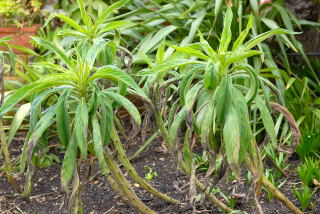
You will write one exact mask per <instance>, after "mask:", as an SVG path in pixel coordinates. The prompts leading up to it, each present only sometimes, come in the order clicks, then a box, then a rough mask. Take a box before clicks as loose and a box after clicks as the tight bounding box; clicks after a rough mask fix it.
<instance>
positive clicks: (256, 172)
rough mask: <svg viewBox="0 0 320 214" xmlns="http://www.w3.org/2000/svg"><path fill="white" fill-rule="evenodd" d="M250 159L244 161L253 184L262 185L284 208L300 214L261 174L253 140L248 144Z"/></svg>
mask: <svg viewBox="0 0 320 214" xmlns="http://www.w3.org/2000/svg"><path fill="white" fill-rule="evenodd" d="M249 149H250V157H248V158H247V159H246V161H245V163H246V166H247V168H248V169H249V170H250V171H251V173H252V174H253V176H254V182H257V183H258V184H260V185H262V186H263V187H264V188H266V189H267V190H268V192H270V193H271V194H272V195H274V196H275V197H276V198H278V199H279V200H280V201H281V202H282V203H283V204H284V205H285V206H286V207H288V208H289V209H290V210H291V211H292V212H293V213H295V214H302V213H303V212H302V211H301V210H300V209H299V208H298V207H296V206H295V205H294V204H293V203H292V202H291V201H290V200H289V199H288V198H287V197H286V196H285V195H283V194H282V192H280V191H279V190H278V189H277V187H275V186H274V185H273V184H272V183H271V182H270V181H269V180H268V178H266V176H265V175H264V174H263V165H262V162H261V155H260V152H259V148H258V146H257V145H256V142H255V140H252V141H251V143H250V147H249Z"/></svg>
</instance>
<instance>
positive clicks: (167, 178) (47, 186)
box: [0, 137, 320, 214]
mask: <svg viewBox="0 0 320 214" xmlns="http://www.w3.org/2000/svg"><path fill="white" fill-rule="evenodd" d="M141 143H142V142H141V138H140V137H136V138H134V139H132V140H131V142H130V143H129V144H128V145H127V149H128V151H127V152H128V154H131V153H132V152H133V151H135V150H136V149H137V148H138V147H139V145H141ZM22 145H23V138H22V137H20V141H14V142H13V145H12V151H13V153H14V151H17V154H19V152H18V151H19V150H20V149H21V147H22ZM51 152H53V153H55V154H56V155H58V156H59V155H60V156H61V154H59V151H58V150H57V149H53V150H52V151H51ZM288 163H290V167H289V169H288V170H287V171H286V172H287V175H288V178H287V181H286V183H285V184H284V185H283V186H282V188H280V190H281V191H282V192H283V193H284V194H285V195H286V196H287V197H288V198H289V199H290V200H292V202H293V203H294V204H295V205H297V206H300V204H299V201H298V200H297V199H296V198H294V197H293V195H292V194H293V186H294V184H296V185H298V186H299V185H300V184H301V182H300V181H299V178H298V176H297V174H296V173H295V170H296V166H297V165H298V160H297V158H296V157H294V156H293V157H292V158H291V159H290V160H289V161H288ZM132 164H133V166H134V167H135V168H136V170H137V172H138V173H139V175H140V176H141V177H144V176H145V173H146V170H145V169H144V166H149V167H151V168H152V169H153V170H154V171H155V172H157V173H158V176H156V177H155V178H154V179H153V180H151V181H150V183H151V184H152V185H153V186H154V187H155V188H157V189H158V190H160V191H161V192H163V193H166V194H168V195H170V196H172V197H173V198H175V199H178V200H180V201H181V204H179V205H170V204H168V203H166V202H163V201H162V200H160V199H158V198H155V197H153V196H151V195H150V194H149V193H147V192H146V191H145V190H143V189H142V188H139V185H138V184H134V183H133V182H132V180H130V179H129V180H130V181H131V183H132V184H133V187H134V190H135V192H136V193H137V195H138V196H139V198H141V200H142V201H143V202H144V203H145V204H146V205H147V206H149V207H150V208H152V209H153V210H155V211H156V212H157V213H166V214H178V213H181V214H184V213H192V210H193V207H192V206H191V205H190V203H189V199H190V195H189V185H188V183H189V180H188V178H187V177H186V176H185V175H184V174H183V173H182V172H180V171H179V170H178V169H177V165H176V161H175V160H174V158H172V157H171V155H170V154H169V153H168V152H166V151H165V150H164V146H163V143H162V139H161V138H157V139H156V140H154V141H153V142H152V144H151V145H150V146H149V147H147V148H146V149H145V150H144V151H143V152H142V153H140V155H139V156H138V157H137V158H136V159H134V160H133V161H132ZM60 169H61V165H60V164H54V165H53V166H51V167H47V168H42V169H37V170H36V173H35V176H34V185H35V186H34V188H33V190H32V193H31V196H30V200H25V199H21V198H19V195H18V194H16V193H15V191H14V189H13V188H12V186H10V185H9V184H8V182H7V180H6V178H5V176H4V173H3V172H2V173H1V174H0V211H1V212H0V213H1V214H9V213H22V212H24V213H36V214H48V213H50V214H51V213H52V214H54V213H68V209H67V205H66V203H63V201H64V200H65V199H66V197H67V196H66V195H65V194H64V193H63V192H62V191H61V187H60ZM87 169H88V166H85V167H83V175H86V173H85V172H87V171H88V170H87ZM83 177H84V178H83V182H85V183H86V184H85V185H84V186H83V190H82V191H83V192H82V199H83V207H84V213H88V214H89V213H90V214H94V213H97V214H98V213H99V214H100V213H101V214H102V213H119V214H129V213H137V211H135V210H134V209H133V208H130V207H129V206H127V205H126V204H124V202H123V201H122V200H121V199H120V198H119V196H118V195H117V194H116V193H115V192H114V191H113V190H112V189H111V188H110V186H109V184H108V182H107V181H106V179H105V177H104V176H102V175H100V174H99V173H98V166H97V163H94V164H93V168H92V171H91V176H89V179H88V178H86V176H83ZM127 177H128V178H129V176H127ZM92 178H93V179H92ZM241 178H242V179H241V180H240V182H238V181H230V180H228V178H227V176H225V177H223V178H222V179H221V180H220V182H219V183H218V185H217V186H218V187H219V188H221V190H222V192H223V193H224V194H226V195H229V196H230V195H235V196H236V197H235V198H236V206H235V209H237V208H238V209H241V210H243V211H246V212H248V213H255V211H254V201H253V196H252V191H251V190H250V185H249V184H248V183H247V182H246V180H245V179H244V178H245V173H244V176H241ZM19 179H21V180H19V185H20V188H23V184H24V176H19ZM299 182H300V183H299ZM233 189H235V194H232V191H233ZM198 194H199V193H198ZM219 198H220V199H221V200H222V201H224V202H225V203H227V202H226V200H225V199H223V198H222V197H220V196H219ZM313 198H314V200H313V202H314V204H315V213H320V193H319V191H318V192H317V193H316V194H315V196H314V197H313ZM66 202H67V201H66ZM260 203H261V206H262V209H263V211H264V213H265V214H276V213H288V212H289V211H288V209H287V208H286V207H284V206H283V205H282V204H281V203H280V202H279V201H277V200H276V199H273V200H271V201H269V200H268V196H267V193H266V192H265V191H262V195H261V198H260ZM196 210H197V211H198V213H220V212H219V210H218V209H217V208H216V207H215V206H213V205H211V203H210V202H209V201H208V200H204V201H202V202H201V201H198V202H197V203H196ZM306 213H311V210H308V212H306Z"/></svg>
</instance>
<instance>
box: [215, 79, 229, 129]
mask: <svg viewBox="0 0 320 214" xmlns="http://www.w3.org/2000/svg"><path fill="white" fill-rule="evenodd" d="M231 87H232V85H231V79H230V77H229V75H227V76H225V77H224V78H223V79H222V81H221V84H220V85H219V87H218V88H217V92H216V94H215V108H216V111H217V121H218V123H219V124H222V123H223V122H224V120H225V117H226V112H227V111H228V108H229V107H230V105H231Z"/></svg>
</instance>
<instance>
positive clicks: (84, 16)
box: [77, 0, 92, 28]
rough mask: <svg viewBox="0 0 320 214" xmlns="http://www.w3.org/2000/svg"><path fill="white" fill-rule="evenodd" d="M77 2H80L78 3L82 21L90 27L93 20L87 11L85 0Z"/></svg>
mask: <svg viewBox="0 0 320 214" xmlns="http://www.w3.org/2000/svg"><path fill="white" fill-rule="evenodd" d="M77 2H78V5H79V9H80V14H81V18H82V21H83V23H84V24H85V25H86V26H87V27H88V28H90V27H91V25H92V22H91V18H90V16H89V15H88V13H87V12H86V9H85V7H84V4H83V0H77Z"/></svg>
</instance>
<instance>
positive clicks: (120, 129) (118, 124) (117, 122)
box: [114, 116, 128, 139]
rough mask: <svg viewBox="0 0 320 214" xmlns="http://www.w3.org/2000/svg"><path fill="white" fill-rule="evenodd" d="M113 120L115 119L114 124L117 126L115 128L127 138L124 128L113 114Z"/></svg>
mask: <svg viewBox="0 0 320 214" xmlns="http://www.w3.org/2000/svg"><path fill="white" fill-rule="evenodd" d="M114 121H115V124H116V126H117V130H119V131H120V134H121V135H122V136H123V137H124V138H125V139H128V137H127V135H126V133H125V131H124V128H123V126H122V124H121V122H120V120H119V118H118V117H117V116H114Z"/></svg>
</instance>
